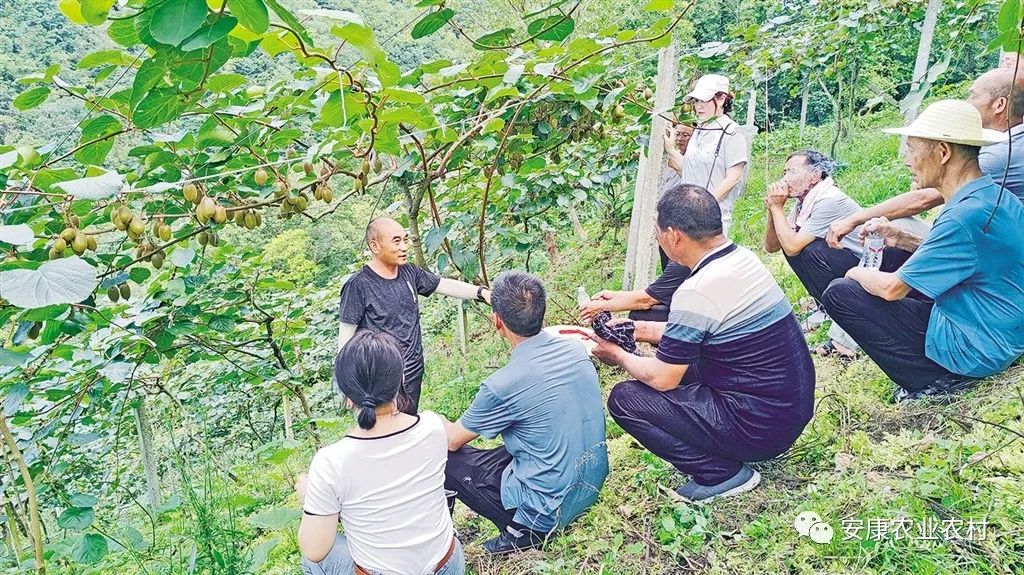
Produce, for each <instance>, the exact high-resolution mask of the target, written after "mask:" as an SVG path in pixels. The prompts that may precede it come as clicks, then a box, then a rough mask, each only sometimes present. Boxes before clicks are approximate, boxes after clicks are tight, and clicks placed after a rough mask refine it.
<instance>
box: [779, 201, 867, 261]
mask: <svg viewBox="0 0 1024 575" xmlns="http://www.w3.org/2000/svg"><path fill="white" fill-rule="evenodd" d="M798 207H799V205H796V206H793V213H792V214H791V215H790V221H796V218H795V214H796V210H797V208H798ZM860 209H861V208H860V205H859V204H857V202H856V201H854V199H853V198H851V197H850V196H848V195H846V194H844V193H842V192H840V191H838V190H832V191H830V192H828V193H826V194H825V195H823V196H822V197H820V198H818V200H817V201H815V202H814V205H813V206H811V213H810V215H809V216H808V217H807V220H806V221H804V223H803V225H802V226H800V229H799V230H797V231H799V232H800V233H802V234H807V235H809V236H814V237H816V238H821V239H825V237H827V236H828V230H829V227H830V226H831V225H832V224H833V223H835V222H837V221H838V220H841V219H843V218H846V217H848V216H851V215H853V214H856V213H857V212H859V211H860ZM859 230H860V226H858V227H857V228H856V229H854V231H853V232H851V233H849V234H846V236H845V237H844V238H843V241H842V242H841V243H842V246H843V247H844V248H846V249H848V250H850V251H851V252H853V253H854V254H856V255H857V257H860V255H861V252H863V250H864V246H862V245H861V243H860V242H859V241H857V239H856V238H859V237H860V233H859Z"/></svg>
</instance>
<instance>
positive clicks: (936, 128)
mask: <svg viewBox="0 0 1024 575" xmlns="http://www.w3.org/2000/svg"><path fill="white" fill-rule="evenodd" d="M882 131H883V132H885V133H887V134H896V135H898V136H911V137H914V138H923V139H925V140H936V141H939V142H949V143H951V144H963V145H965V146H989V145H992V144H998V143H999V142H1002V141H1005V140H1006V134H1004V133H1003V132H997V131H996V130H986V129H985V128H982V127H981V113H979V112H978V109H977V108H975V107H974V106H973V105H971V104H970V103H969V102H965V101H963V100H940V101H938V102H935V103H933V104H931V105H930V106H928V107H927V108H925V109H924V111H923V112H921V115H920V116H918V117H917V119H916V120H914V121H913V122H911V123H910V124H908V125H906V126H903V127H902V128H886V129H884V130H882Z"/></svg>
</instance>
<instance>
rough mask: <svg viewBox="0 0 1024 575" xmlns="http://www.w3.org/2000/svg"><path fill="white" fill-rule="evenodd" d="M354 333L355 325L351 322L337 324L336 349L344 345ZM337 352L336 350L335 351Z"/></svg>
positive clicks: (339, 349)
mask: <svg viewBox="0 0 1024 575" xmlns="http://www.w3.org/2000/svg"><path fill="white" fill-rule="evenodd" d="M355 334H356V325H355V324H351V323H341V324H340V325H338V351H339V352H340V351H341V348H343V347H345V344H346V343H348V340H350V339H352V336H354V335H355ZM335 353H337V352H335Z"/></svg>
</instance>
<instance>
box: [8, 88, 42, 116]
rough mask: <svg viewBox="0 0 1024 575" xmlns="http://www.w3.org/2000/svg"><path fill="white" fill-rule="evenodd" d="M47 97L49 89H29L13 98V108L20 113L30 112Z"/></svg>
mask: <svg viewBox="0 0 1024 575" xmlns="http://www.w3.org/2000/svg"><path fill="white" fill-rule="evenodd" d="M49 95H50V89H49V88H47V87H46V86H36V87H35V88H29V89H28V90H25V91H24V92H22V93H20V94H18V95H17V96H16V97H15V98H14V102H13V104H14V107H15V108H17V109H19V110H21V111H25V110H30V109H32V108H35V107H36V106H38V105H39V104H42V103H43V102H45V101H46V98H47V96H49Z"/></svg>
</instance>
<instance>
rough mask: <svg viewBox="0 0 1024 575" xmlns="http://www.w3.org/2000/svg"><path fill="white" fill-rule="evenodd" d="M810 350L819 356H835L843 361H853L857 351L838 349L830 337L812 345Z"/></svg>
mask: <svg viewBox="0 0 1024 575" xmlns="http://www.w3.org/2000/svg"><path fill="white" fill-rule="evenodd" d="M811 352H813V353H814V354H816V355H818V356H819V357H831V356H835V357H837V358H839V359H841V360H843V361H853V360H855V359H857V352H856V351H853V350H847V349H845V348H843V349H840V348H839V347H838V346H836V342H834V341H832V340H831V339H830V340H828V341H826V342H825V343H823V344H821V345H819V346H816V347H812V348H811Z"/></svg>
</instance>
